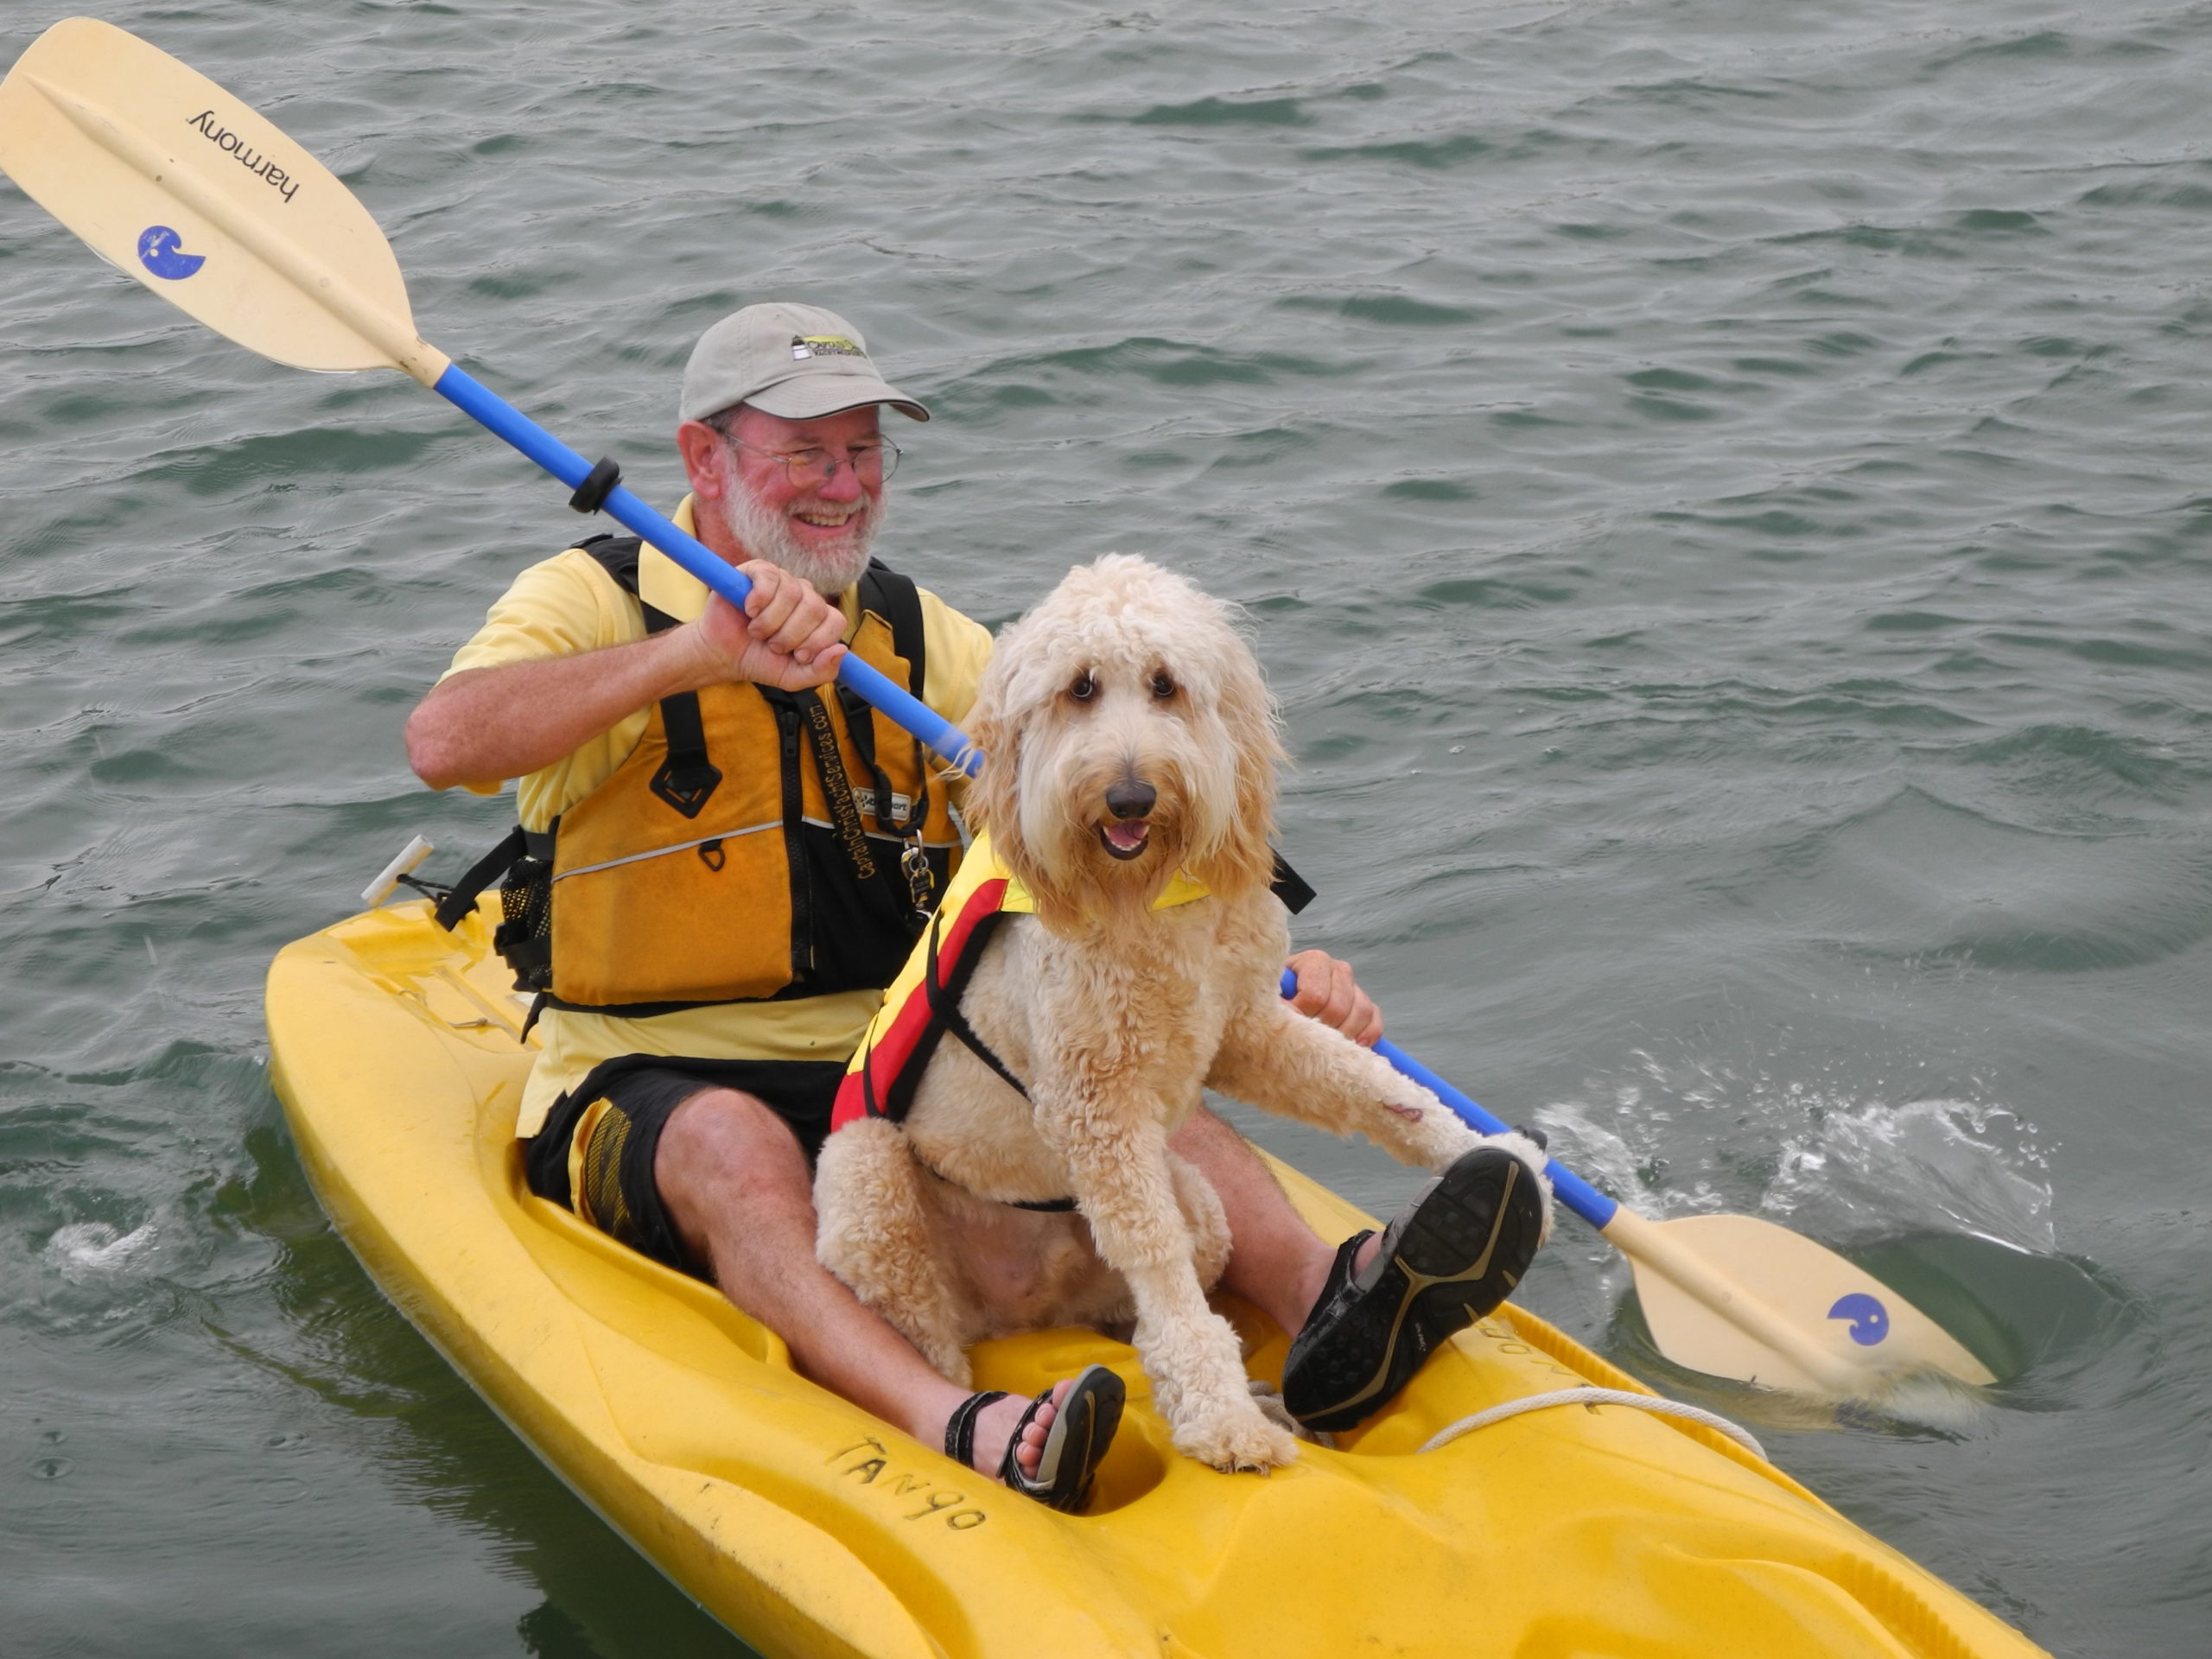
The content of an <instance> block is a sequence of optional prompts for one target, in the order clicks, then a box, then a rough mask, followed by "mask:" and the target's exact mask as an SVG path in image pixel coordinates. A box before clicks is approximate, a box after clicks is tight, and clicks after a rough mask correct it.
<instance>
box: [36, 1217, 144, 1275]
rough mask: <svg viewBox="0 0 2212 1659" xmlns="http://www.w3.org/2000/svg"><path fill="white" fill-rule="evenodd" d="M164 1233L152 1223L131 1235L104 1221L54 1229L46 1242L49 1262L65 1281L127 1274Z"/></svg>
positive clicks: (81, 1222) (135, 1230)
mask: <svg viewBox="0 0 2212 1659" xmlns="http://www.w3.org/2000/svg"><path fill="white" fill-rule="evenodd" d="M160 1236H161V1232H160V1230H159V1229H158V1228H156V1226H155V1225H154V1224H153V1223H152V1222H150V1221H149V1222H145V1223H143V1224H140V1225H139V1226H137V1227H135V1228H133V1229H132V1230H130V1231H129V1232H127V1233H126V1232H123V1231H121V1230H119V1229H117V1228H114V1227H111V1226H109V1225H108V1224H107V1223H105V1222H104V1221H77V1222H72V1223H70V1224H69V1225H67V1227H60V1228H56V1229H55V1230H54V1236H53V1237H52V1238H49V1239H48V1240H47V1242H46V1259H47V1261H48V1262H50V1263H51V1264H53V1266H54V1267H55V1268H59V1269H60V1272H61V1274H62V1276H63V1277H64V1278H67V1279H71V1280H78V1281H81V1280H85V1279H88V1278H91V1277H93V1276H94V1275H96V1274H110V1273H123V1272H126V1271H128V1270H129V1269H130V1266H131V1264H132V1263H133V1262H136V1261H137V1259H138V1258H139V1257H141V1256H143V1255H145V1253H146V1252H147V1251H148V1250H149V1249H151V1248H152V1247H153V1245H154V1243H156V1240H158V1239H159V1238H160Z"/></svg>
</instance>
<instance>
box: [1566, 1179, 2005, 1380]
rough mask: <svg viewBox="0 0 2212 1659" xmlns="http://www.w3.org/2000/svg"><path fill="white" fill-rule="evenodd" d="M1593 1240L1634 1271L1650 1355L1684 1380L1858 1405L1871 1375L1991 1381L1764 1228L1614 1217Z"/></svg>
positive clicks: (1887, 1299) (1832, 1265)
mask: <svg viewBox="0 0 2212 1659" xmlns="http://www.w3.org/2000/svg"><path fill="white" fill-rule="evenodd" d="M1604 1233H1605V1237H1606V1238H1608V1239H1609V1240H1611V1241H1612V1243H1615V1244H1617V1245H1618V1246H1619V1247H1620V1249H1622V1251H1623V1252H1624V1254H1625V1255H1627V1256H1628V1258H1629V1260H1630V1263H1631V1264H1632V1265H1633V1266H1634V1268H1635V1270H1636V1294H1637V1300H1639V1301H1641V1302H1642V1303H1643V1318H1644V1323H1645V1324H1647V1325H1649V1326H1650V1327H1651V1340H1652V1342H1653V1344H1655V1345H1656V1347H1657V1348H1658V1350H1659V1351H1660V1352H1661V1353H1662V1354H1664V1355H1666V1356H1667V1357H1668V1358H1669V1359H1671V1360H1673V1361H1674V1362H1675V1363H1676V1364H1677V1365H1681V1366H1685V1367H1687V1368H1688V1369H1689V1370H1694V1371H1703V1372H1705V1373H1706V1374H1707V1376H1728V1377H1734V1378H1737V1379H1738V1380H1739V1381H1741V1382H1745V1383H1759V1384H1761V1385H1763V1386H1764V1387H1766V1388H1770V1389H1803V1390H1806V1391H1808V1392H1811V1393H1816V1394H1864V1393H1866V1392H1868V1390H1867V1389H1866V1380H1867V1377H1868V1375H1869V1373H1870V1372H1878V1373H1879V1374H1881V1375H1883V1376H1897V1377H1903V1376H1910V1375H1912V1374H1913V1373H1915V1372H1922V1371H1941V1372H1943V1373H1944V1374H1945V1375H1947V1376H1953V1377H1956V1378H1957V1379H1958V1380H1959V1381H1960V1382H1961V1383H1975V1384H1986V1383H1994V1382H1995V1381H1996V1380H1997V1379H1996V1377H1995V1376H1993V1374H1992V1373H1991V1371H1990V1370H1989V1368H1988V1367H1987V1366H1986V1365H1984V1364H1983V1363H1981V1362H1980V1360H1978V1359H1976V1358H1975V1357H1974V1356H1973V1355H1972V1354H1970V1353H1968V1352H1967V1350H1966V1349H1965V1348H1964V1347H1963V1346H1961V1344H1960V1343H1959V1341H1958V1339H1957V1338H1955V1337H1953V1336H1952V1335H1951V1333H1950V1332H1948V1331H1946V1330H1944V1329H1943V1327H1942V1325H1937V1324H1936V1322H1935V1320H1933V1319H1929V1317H1928V1316H1927V1315H1926V1314H1925V1313H1922V1312H1921V1311H1920V1310H1919V1309H1918V1308H1916V1307H1915V1306H1913V1305H1912V1304H1911V1303H1910V1302H1909V1301H1907V1300H1905V1299H1904V1297H1902V1296H1900V1295H1898V1294H1897V1292H1896V1291H1894V1290H1892V1289H1891V1288H1890V1287H1889V1286H1887V1285H1885V1284H1884V1283H1883V1282H1882V1281H1880V1280H1878V1279H1877V1278H1875V1277H1874V1276H1873V1275H1872V1274H1870V1273H1867V1272H1866V1271H1865V1270H1864V1269H1863V1268H1856V1267H1853V1265H1852V1264H1851V1263H1850V1262H1847V1261H1845V1260H1844V1259H1843V1257H1841V1256H1840V1255H1837V1254H1836V1253H1835V1252H1834V1250H1831V1249H1827V1248H1825V1247H1824V1246H1822V1245H1819V1244H1815V1243H1813V1241H1812V1240H1811V1239H1809V1238H1807V1237H1806V1236H1804V1235H1803V1234H1802V1233H1793V1232H1791V1231H1790V1230H1789V1229H1788V1228H1787V1227H1781V1226H1777V1225H1776V1224H1774V1223H1773V1222H1770V1221H1762V1220H1760V1219H1759V1218H1758V1217H1756V1216H1732V1215H1719V1216H1685V1217H1681V1218H1680V1219H1677V1220H1675V1221H1649V1220H1647V1219H1645V1218H1644V1217H1641V1216H1637V1215H1636V1214H1635V1213H1634V1212H1633V1211H1628V1210H1622V1211H1619V1212H1618V1214H1617V1215H1616V1216H1615V1217H1613V1218H1612V1220H1611V1223H1610V1224H1608V1225H1607V1226H1606V1227H1605V1229H1604ZM1747 1314H1748V1317H1746V1315H1747Z"/></svg>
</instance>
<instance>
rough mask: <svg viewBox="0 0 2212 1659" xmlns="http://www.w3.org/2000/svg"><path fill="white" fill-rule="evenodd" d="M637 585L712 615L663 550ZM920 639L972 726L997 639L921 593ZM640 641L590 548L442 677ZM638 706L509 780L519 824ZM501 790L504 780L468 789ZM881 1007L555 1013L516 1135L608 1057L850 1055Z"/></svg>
mask: <svg viewBox="0 0 2212 1659" xmlns="http://www.w3.org/2000/svg"><path fill="white" fill-rule="evenodd" d="M676 525H677V529H679V530H682V531H687V532H689V531H691V528H692V519H691V499H690V497H689V496H686V497H685V498H684V499H683V505H680V506H679V507H677V510H676ZM638 588H639V594H640V595H641V596H642V597H643V599H644V600H645V603H646V604H648V605H651V606H652V607H653V608H654V609H655V610H658V611H664V612H666V613H668V614H669V615H671V616H672V617H674V618H676V619H677V620H678V621H679V622H689V621H690V620H692V619H694V618H695V617H696V616H697V615H698V614H699V613H701V612H702V611H703V610H704V609H705V608H706V604H707V597H708V589H707V585H706V584H705V583H704V582H701V581H700V580H699V579H698V578H697V577H696V576H694V575H691V574H690V572H689V571H687V570H685V569H683V567H682V566H681V565H679V564H677V563H676V562H675V561H674V560H672V559H671V558H670V557H668V556H667V555H665V554H664V553H662V552H661V551H660V550H658V548H654V547H652V546H647V547H645V548H643V549H641V550H640V551H639V558H638ZM921 599H922V638H923V643H924V649H925V652H926V653H927V657H928V661H927V664H926V665H925V683H924V684H923V686H922V688H921V691H920V696H921V699H922V701H923V702H925V703H927V704H928V705H929V706H930V707H931V708H932V709H936V710H937V712H938V714H940V715H944V717H945V718H946V719H947V720H949V721H952V722H953V723H954V724H955V725H957V724H958V723H959V722H960V721H963V720H964V719H966V718H967V715H968V709H969V705H970V704H971V703H973V702H975V700H976V686H977V684H978V683H980V682H981V681H982V674H983V665H984V664H986V663H987V662H988V661H989V660H990V655H991V636H990V632H989V631H988V629H986V628H985V627H984V626H982V624H981V623H980V622H976V621H973V620H969V618H967V617H964V616H963V615H961V614H960V613H959V612H957V611H956V610H954V609H953V608H952V607H950V606H949V605H947V604H945V603H944V601H942V600H940V599H939V598H938V596H937V595H936V594H932V593H931V592H930V591H929V590H928V589H926V588H925V589H923V590H922V595H921ZM841 602H842V607H843V609H844V613H845V621H846V632H845V638H846V639H848V640H850V639H852V637H853V635H854V634H855V633H856V632H859V629H860V620H861V618H860V604H859V601H858V599H857V597H856V596H855V594H854V593H853V592H852V591H851V590H850V589H848V590H847V591H846V593H845V594H843V596H842V601H841ZM644 638H645V619H644V618H643V617H642V616H641V615H640V614H639V610H638V607H636V606H635V605H633V604H632V603H631V602H630V601H629V597H628V595H626V594H623V593H621V592H620V590H619V589H618V588H615V586H614V584H613V583H612V582H609V581H608V580H607V573H606V572H605V571H604V570H603V569H601V568H600V565H599V563H598V561H596V560H595V559H594V558H593V557H592V556H591V555H590V554H588V553H586V552H583V551H582V550H578V549H575V548H570V549H569V550H568V551H567V552H565V553H562V554H560V555H558V556H556V557H553V558H550V559H547V560H545V561H543V563H538V564H534V565H531V567H530V568H529V569H527V570H524V572H523V573H522V574H521V575H518V576H517V577H516V578H515V580H514V584H513V586H512V587H511V588H508V589H507V591H506V592H505V594H501V595H500V596H499V600H498V601H497V602H496V603H495V604H493V607H492V609H491V612H490V613H489V614H488V615H486V618H485V619H484V626H482V627H480V628H479V629H478V630H477V631H476V633H475V635H474V638H472V639H470V640H469V641H468V643H467V645H463V646H462V647H461V650H460V651H459V652H456V653H455V654H454V659H453V666H452V667H451V668H448V670H447V671H446V674H447V675H453V674H459V673H461V672H463V671H466V670H468V669H473V668H499V667H503V666H505V664H509V663H528V662H537V661H542V660H543V659H545V658H552V657H569V656H574V655H575V654H577V653H578V652H587V651H603V650H605V649H607V647H608V646H610V645H628V644H631V643H632V642H633V641H636V640H639V639H644ZM649 712H650V711H649V710H648V709H639V710H638V712H637V713H635V714H634V715H629V716H628V717H627V718H626V719H624V720H622V721H620V722H619V723H617V724H616V725H615V726H614V727H613V728H612V729H610V730H609V731H607V733H605V734H603V735H601V736H600V737H596V738H594V739H593V740H592V741H590V742H588V743H587V744H585V745H584V746H583V747H582V748H580V749H578V750H576V751H575V753H572V754H570V755H569V756H568V757H567V758H566V759H564V760H556V761H555V762H554V763H553V764H552V765H551V766H546V767H543V768H542V769H540V770H539V771H537V772H531V774H530V775H529V776H528V777H525V778H522V779H518V780H516V783H515V813H516V817H517V818H518V820H519V822H520V823H522V825H523V827H524V828H525V829H536V830H543V829H545V828H546V826H548V825H549V824H550V823H552V822H553V820H554V819H555V818H556V817H560V816H561V814H563V812H566V811H567V810H569V808H570V807H572V806H574V805H575V804H576V803H577V802H578V801H580V800H582V799H583V798H584V797H585V796H587V795H588V794H589V793H591V791H593V790H594V789H596V788H598V787H599V785H601V784H602V783H604V782H606V781H607V779H608V778H609V777H611V776H612V775H613V772H614V769H615V768H616V767H617V766H620V765H621V764H622V762H623V761H624V760H627V759H628V758H629V755H630V752H631V750H632V749H634V748H636V747H638V742H639V739H640V738H642V737H643V736H644V735H645V722H646V719H647V716H648V714H649ZM468 787H469V788H470V789H471V790H473V791H475V792H476V793H478V794H482V795H492V794H497V793H498V792H499V790H500V789H501V788H502V787H504V785H499V784H484V785H476V784H472V785H468ZM882 1001H883V994H882V993H881V992H880V991H874V990H853V991H839V992H835V993H832V994H831V995H828V996H810V997H804V998H801V999H799V1000H798V1001H791V1002H729V1003H723V1004H721V1005H719V1006H716V1007H706V1008H686V1009H683V1010H682V1011H680V1012H678V1013H675V1014H658V1015H655V1016H654V1017H652V1019H648V1020H625V1019H616V1018H614V1017H613V1016H612V1015H608V1014H575V1013H569V1012H565V1011H563V1010H562V1009H559V1008H548V1009H547V1010H546V1011H545V1014H544V1015H543V1018H542V1019H540V1020H538V1022H537V1032H538V1040H539V1044H540V1052H539V1054H538V1057H537V1065H535V1066H534V1067H533V1068H532V1069H531V1074H530V1083H529V1084H528V1086H527V1087H526V1088H525V1089H524V1091H523V1099H522V1114H521V1116H520V1118H519V1119H518V1121H517V1122H516V1124H515V1133H516V1134H517V1135H535V1134H536V1133H537V1130H538V1128H539V1127H540V1126H541V1125H542V1124H543V1122H544V1121H545V1114H546V1112H547V1110H548V1109H550V1107H551V1106H552V1104H553V1103H554V1102H555V1101H556V1100H557V1099H558V1098H560V1096H562V1095H563V1094H565V1093H567V1092H568V1091H569V1090H570V1089H571V1088H573V1087H574V1086H575V1084H577V1083H579V1082H581V1081H582V1078H583V1077H584V1074H585V1073H587V1072H588V1071H590V1070H591V1069H592V1067H594V1065H598V1064H599V1063H600V1062H601V1060H607V1059H612V1058H614V1057H615V1056H617V1055H620V1054H668V1055H681V1056H683V1057H685V1058H692V1059H730V1060H843V1059H845V1058H847V1057H848V1056H849V1055H850V1054H851V1053H852V1052H853V1050H854V1049H855V1047H857V1046H859V1043H860V1039H861V1034H862V1033H865V1032H866V1031H867V1029H868V1021H869V1020H871V1019H872V1018H874V1014H875V1011H876V1008H877V1007H879V1006H880V1004H881V1002H882Z"/></svg>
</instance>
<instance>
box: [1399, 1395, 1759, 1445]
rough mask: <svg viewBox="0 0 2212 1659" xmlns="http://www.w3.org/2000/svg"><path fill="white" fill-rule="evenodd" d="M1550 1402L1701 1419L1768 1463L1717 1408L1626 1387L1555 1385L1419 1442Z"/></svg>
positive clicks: (1449, 1437) (1455, 1435)
mask: <svg viewBox="0 0 2212 1659" xmlns="http://www.w3.org/2000/svg"><path fill="white" fill-rule="evenodd" d="M1553 1406H1629V1407H1632V1408H1635V1409H1636V1410H1637V1411H1648V1412H1650V1413H1652V1414H1654V1415H1655V1416H1659V1417H1680V1418H1682V1419H1684V1420H1685V1421H1689V1422H1693V1423H1703V1424H1704V1425H1705V1426H1706V1427H1707V1428H1710V1429H1713V1430H1714V1431H1716V1432H1718V1433H1722V1434H1726V1436H1727V1437H1728V1438H1729V1439H1730V1440H1733V1441H1735V1442H1736V1444H1737V1445H1738V1446H1742V1447H1743V1448H1744V1450H1745V1451H1746V1452H1750V1453H1751V1455H1752V1456H1753V1457H1755V1458H1757V1459H1758V1460H1759V1461H1760V1462H1762V1463H1770V1462H1772V1461H1773V1459H1770V1458H1769V1457H1768V1456H1767V1454H1766V1448H1765V1447H1764V1446H1761V1445H1760V1444H1759V1443H1758V1441H1757V1440H1753V1439H1752V1438H1751V1431H1750V1430H1749V1429H1746V1428H1745V1427H1742V1426H1741V1425H1739V1424H1736V1423H1732V1422H1730V1421H1728V1420H1727V1419H1726V1417H1723V1416H1722V1415H1721V1414H1719V1412H1717V1411H1707V1410H1706V1408H1704V1407H1702V1406H1686V1405H1684V1404H1683V1403H1682V1402H1681V1401H1679V1400H1662V1399H1661V1398H1660V1397H1659V1396H1658V1395H1654V1394H1630V1392H1629V1391H1628V1390H1627V1389H1554V1391H1553V1392H1551V1393H1550V1394H1532V1395H1527V1396H1525V1397H1523V1398H1522V1399H1519V1400H1508V1401H1506V1402H1504V1403H1503V1405H1496V1406H1492V1407H1491V1408H1490V1409H1489V1410H1488V1411H1478V1412H1477V1413H1476V1414H1474V1415H1473V1416H1471V1417H1462V1418H1461V1419H1460V1420H1459V1421H1458V1422H1456V1423H1453V1424H1451V1425H1450V1426H1449V1427H1444V1428H1440V1429H1438V1430H1437V1431H1436V1433H1433V1434H1432V1435H1430V1436H1429V1437H1428V1440H1427V1442H1426V1443H1424V1444H1423V1446H1421V1450H1422V1451H1424V1452H1433V1451H1435V1450H1436V1448H1437V1447H1438V1446H1448V1445H1450V1444H1451V1443H1452V1441H1453V1440H1458V1439H1459V1437H1460V1436H1461V1435H1462V1434H1471V1433H1474V1432H1475V1431H1476V1430H1477V1429H1478V1428H1488V1427H1490V1426H1491V1424H1492V1423H1502V1422H1503V1421H1505V1420H1506V1419H1507V1418H1509V1417H1518V1416H1520V1415H1521V1414H1522V1413H1523V1412H1529V1411H1543V1410H1546V1409H1548V1408H1550V1407H1553Z"/></svg>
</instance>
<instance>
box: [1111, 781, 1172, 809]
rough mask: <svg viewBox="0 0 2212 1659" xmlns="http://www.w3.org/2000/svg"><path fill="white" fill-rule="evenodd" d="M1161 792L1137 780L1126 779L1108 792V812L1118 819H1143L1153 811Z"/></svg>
mask: <svg viewBox="0 0 2212 1659" xmlns="http://www.w3.org/2000/svg"><path fill="white" fill-rule="evenodd" d="M1159 798H1160V791H1158V790H1156V789H1154V787H1153V786H1152V785H1150V784H1147V783H1144V782H1142V781H1141V780H1140V779H1135V778H1124V779H1122V780H1121V781H1120V782H1119V783H1117V784H1116V785H1114V786H1113V787H1112V788H1110V789H1109V790H1108V791H1106V810H1108V811H1109V812H1111V813H1112V814H1113V815H1114V816H1115V817H1117V818H1141V817H1147V815H1149V814H1150V812H1151V811H1152V807H1153V803H1154V802H1155V801H1157V800H1158V799H1159Z"/></svg>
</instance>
